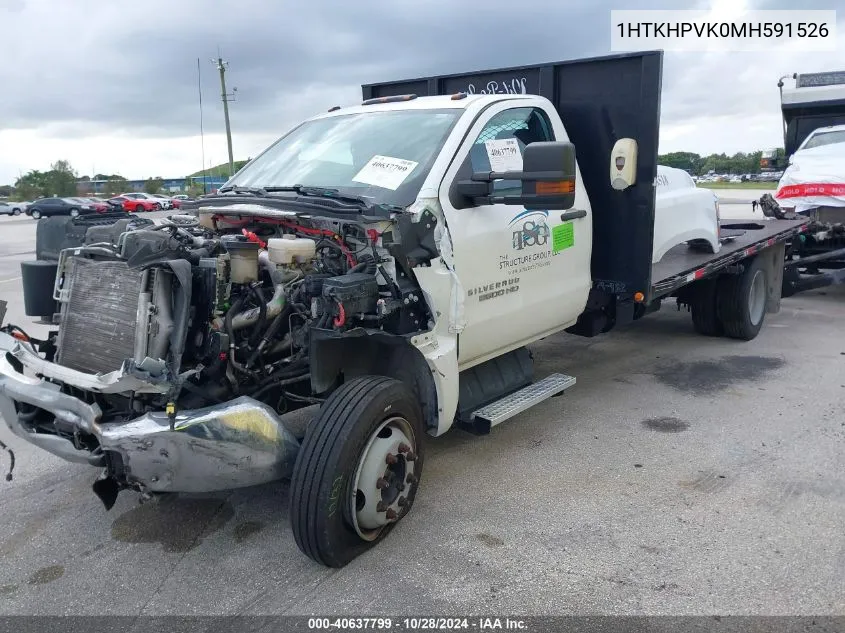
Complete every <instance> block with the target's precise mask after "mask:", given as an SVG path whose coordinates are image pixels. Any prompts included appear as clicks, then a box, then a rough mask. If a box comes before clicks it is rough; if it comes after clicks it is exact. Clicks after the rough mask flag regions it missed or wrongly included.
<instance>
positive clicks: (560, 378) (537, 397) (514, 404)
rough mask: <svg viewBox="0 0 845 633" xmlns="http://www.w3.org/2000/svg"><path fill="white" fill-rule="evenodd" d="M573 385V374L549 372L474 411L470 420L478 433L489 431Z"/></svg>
mask: <svg viewBox="0 0 845 633" xmlns="http://www.w3.org/2000/svg"><path fill="white" fill-rule="evenodd" d="M574 385H575V376H567V375H566V374H550V375H548V376H546V377H545V378H543V379H542V380H540V381H538V382H535V383H532V384H530V385H528V386H527V387H523V388H522V389H519V390H518V391H514V392H513V393H511V394H508V395H507V396H505V397H504V398H501V399H500V400H496V401H495V402H491V403H490V404H488V405H486V406H484V407H481V408H480V409H478V410H477V411H474V412H473V413H472V415H471V416H470V421H471V424H472V426H473V427H474V429H475V430H476V431H477V432H479V433H489V432H490V429H491V428H492V427H494V426H496V425H497V424H501V423H502V422H504V421H505V420H508V419H510V418H512V417H514V416H515V415H519V414H520V413H522V412H523V411H527V410H528V409H530V408H531V407H533V406H535V405H537V404H540V403H541V402H543V401H544V400H548V399H549V398H551V397H553V396H556V395H559V394H561V393H563V392H564V391H566V390H567V389H569V388H570V387H572V386H574Z"/></svg>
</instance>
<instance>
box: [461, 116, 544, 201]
mask: <svg viewBox="0 0 845 633" xmlns="http://www.w3.org/2000/svg"><path fill="white" fill-rule="evenodd" d="M507 138H514V139H516V141H517V144H518V145H519V151H520V153H524V152H525V146H526V145H528V144H529V143H534V142H537V141H553V140H555V137H554V132H552V126H551V123H550V122H549V119H548V117H547V116H546V113H545V112H543V111H542V110H540V109H539V108H513V109H511V110H505V111H504V112H500V113H499V114H497V115H495V116H494V117H493V118H492V119H490V121H488V123H487V125H485V126H484V129H483V130H481V133H480V134H479V135H478V138H477V139H475V143H473V146H472V148H471V149H470V154H469V155H470V161H471V162H472V170H473V171H474V172H475V171H481V172H484V171H492V170H491V169H490V158H489V156H488V155H487V146H486V145H485V142H486V141H492V140H501V139H507ZM520 187H521V184H520V182H519V181H518V180H497V181H496V182H494V183H493V191H495V192H497V193H500V194H515V193H519V191H520Z"/></svg>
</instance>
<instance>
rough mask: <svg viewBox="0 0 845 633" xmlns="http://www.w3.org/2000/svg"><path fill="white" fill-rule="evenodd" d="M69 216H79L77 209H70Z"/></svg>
mask: <svg viewBox="0 0 845 633" xmlns="http://www.w3.org/2000/svg"><path fill="white" fill-rule="evenodd" d="M69 213H70V217H72V218H75V217H78V216H79V209H71V210H70V212H69Z"/></svg>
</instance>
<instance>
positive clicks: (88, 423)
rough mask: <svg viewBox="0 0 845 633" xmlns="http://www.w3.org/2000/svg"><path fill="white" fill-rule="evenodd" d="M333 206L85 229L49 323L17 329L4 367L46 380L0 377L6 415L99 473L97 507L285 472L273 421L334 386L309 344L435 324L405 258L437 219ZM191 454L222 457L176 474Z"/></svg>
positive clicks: (290, 449)
mask: <svg viewBox="0 0 845 633" xmlns="http://www.w3.org/2000/svg"><path fill="white" fill-rule="evenodd" d="M327 215H328V217H321V216H317V215H315V214H308V215H304V214H297V213H293V212H289V211H279V210H275V209H270V208H262V207H260V206H258V205H237V206H236V207H233V208H227V207H221V208H211V209H200V210H199V212H198V213H197V216H196V217H192V216H179V217H174V218H172V219H171V220H165V221H163V223H162V224H159V225H155V226H139V227H135V228H131V230H126V231H125V232H122V233H119V234H118V233H116V232H115V231H112V233H111V234H109V233H108V232H104V231H102V229H100V228H99V227H98V228H97V230H96V231H95V229H94V228H92V229H89V234H88V238H87V239H86V240H85V242H86V243H85V244H83V245H81V246H78V247H74V248H65V249H64V250H62V251H61V254H60V256H59V260H58V265H57V274H56V277H55V285H54V287H53V289H52V290H53V298H54V299H55V300H56V302H57V304H56V305H57V306H58V307H59V311H58V316H57V318H58V321H59V329H58V330H57V331H52V332H50V335H49V337H47V338H46V339H45V340H36V339H31V338H30V337H28V336H25V335H16V336H15V338H17V339H18V341H20V342H19V343H18V345H17V346H16V348H15V349H14V350H11V351H10V353H9V354H7V355H6V358H5V359H4V362H6V363H11V365H12V367H13V368H14V370H16V371H17V372H20V373H21V374H22V373H28V374H29V375H32V374H34V375H36V376H38V377H39V378H40V380H41V381H42V382H41V383H40V384H38V385H35V384H32V385H30V384H27V383H26V380H31V379H29V378H27V379H24V378H23V377H18V376H19V374H16V375H15V378H16V380H14V381H10V380H6V381H5V382H3V384H2V389H0V391H2V392H3V393H2V394H0V395H5V396H7V397H8V398H5V399H4V398H0V400H2V401H3V402H2V403H0V404H2V405H3V410H2V414H3V416H4V418H6V419H7V420H8V418H9V416H15V417H16V418H17V422H18V425H19V428H18V429H17V430H16V429H15V428H13V430H15V431H16V432H17V433H18V434H22V433H26V434H27V436H28V439H29V440H30V441H35V440H37V441H38V442H40V444H41V445H42V446H43V447H45V448H47V449H48V450H52V451H53V452H56V453H57V454H62V455H63V456H64V457H66V458H68V459H71V458H72V457H73V456H74V455H76V456H77V457H78V458H79V459H75V461H84V462H87V463H89V464H93V465H97V466H104V467H105V473H104V475H103V477H102V478H101V480H102V482H105V483H103V484H102V485H101V490H97V485H96V484H95V490H97V492H98V494H99V495H100V496H101V498H103V500H104V501H105V502H106V505H107V506H110V505H111V504H113V503H114V498H115V497H116V494H117V490H119V489H122V488H127V487H129V488H134V489H137V490H141V491H145V490H153V491H155V490H169V489H178V490H180V491H191V490H205V489H213V487H214V479H215V478H220V481H219V482H217V483H218V484H219V485H220V486H221V487H233V486H239V485H253V484H255V483H260V482H262V481H270V480H272V479H275V478H277V477H278V476H279V475H280V474H281V475H284V473H285V471H286V470H287V469H289V465H290V464H289V462H290V463H292V457H291V456H292V455H295V453H296V449H297V447H298V443H297V438H296V437H294V435H296V434H291V433H290V432H289V431H288V430H287V429H285V428H284V427H283V426H282V425H280V424H278V416H279V415H282V414H285V413H288V412H291V411H294V410H296V409H299V408H301V407H305V406H308V405H313V404H317V403H320V402H322V400H323V399H324V398H325V397H326V394H328V393H329V392H331V391H332V390H333V389H334V388H335V387H336V386H337V385H338V384H339V383H340V382H342V380H343V375H342V369H341V370H340V371H339V372H337V373H339V374H341V375H335V371H334V370H333V369H330V370H329V372H330V373H329V375H328V377H327V374H326V372H325V371H323V372H322V374H321V378H319V379H315V377H314V376H313V375H312V349H314V346H315V344H316V342H318V341H320V340H327V339H337V338H344V337H356V336H363V337H366V336H368V335H372V334H376V335H378V336H385V337H399V338H403V337H406V336H409V335H414V334H416V333H418V332H420V331H424V330H427V329H429V328H430V327H432V326H433V323H432V322H431V314H430V312H429V307H428V306H427V304H426V301H425V300H424V298H423V295H422V292H421V291H420V288H419V286H418V285H417V284H416V282H415V281H414V274H413V268H414V267H416V266H421V265H422V266H425V265H427V264H428V262H429V261H430V260H431V258H433V257H436V256H437V254H438V253H437V248H436V246H435V242H434V237H433V228H434V225H435V224H436V219H435V218H434V216H433V215H431V214H430V213H428V212H427V211H424V212H423V213H422V214H421V217H417V218H416V221H415V219H414V218H413V216H411V215H410V214H398V215H395V216H394V217H393V218H391V219H381V218H362V216H360V215H356V216H354V219H349V220H347V219H345V218H341V219H336V218H334V217H331V214H327ZM97 231H99V233H98V232H97ZM92 235H96V239H97V240H102V241H94V240H92ZM4 374H6V376H7V377H8V376H10V375H11V368H7V369H6V370H5V371H4ZM12 406H14V411H13V410H11V409H10V407H12ZM167 431H170V433H167ZM33 438H35V440H34V439H33ZM229 440H231V441H229ZM59 442H62V444H61V446H59V445H58V443H59ZM256 446H258V450H257V451H256V450H253V449H255V447H256ZM59 449H60V450H59ZM197 451H204V452H206V453H209V454H211V453H214V452H215V451H216V452H217V453H218V455H217V456H218V458H219V459H218V461H217V462H215V461H214V460H206V461H205V463H206V464H208V465H207V466H205V468H207V469H208V472H205V473H203V472H198V471H196V470H193V471H191V469H185V468H184V467H183V466H184V463H185V461H186V460H188V455H187V453H189V452H197ZM233 451H234V452H233ZM153 453H155V456H154V458H153V457H152V456H153ZM262 455H263V456H264V457H262ZM262 459H265V461H266V463H264V464H262V463H261V461H262ZM283 462H284V463H283ZM280 469H281V470H280ZM177 471H178V472H177ZM189 471H190V472H189ZM251 471H254V472H252V474H250V472H251ZM200 480H202V481H200Z"/></svg>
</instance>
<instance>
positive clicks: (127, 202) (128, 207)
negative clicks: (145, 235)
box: [109, 196, 161, 213]
mask: <svg viewBox="0 0 845 633" xmlns="http://www.w3.org/2000/svg"><path fill="white" fill-rule="evenodd" d="M109 204H111V205H114V206H118V205H120V206H121V207H122V208H123V210H124V211H126V212H128V213H141V212H142V211H157V210H158V209H159V208H161V207H160V205H157V204H156V203H155V202H150V201H149V200H143V199H137V198H127V197H126V196H116V197H114V198H111V199H110V200H109Z"/></svg>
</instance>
